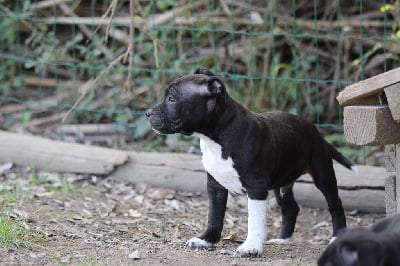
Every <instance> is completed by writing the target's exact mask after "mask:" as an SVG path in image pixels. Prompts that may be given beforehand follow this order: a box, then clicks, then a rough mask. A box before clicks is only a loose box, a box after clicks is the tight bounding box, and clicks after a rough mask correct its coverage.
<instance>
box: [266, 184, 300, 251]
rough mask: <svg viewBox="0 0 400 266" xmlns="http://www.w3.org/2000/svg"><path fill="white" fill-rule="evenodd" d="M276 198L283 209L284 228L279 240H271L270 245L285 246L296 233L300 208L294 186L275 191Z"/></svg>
mask: <svg viewBox="0 0 400 266" xmlns="http://www.w3.org/2000/svg"><path fill="white" fill-rule="evenodd" d="M274 192H275V198H276V201H277V202H278V205H279V207H280V208H281V214H282V227H281V232H280V234H279V238H276V239H271V240H269V241H268V242H269V243H276V244H283V243H287V242H288V241H289V239H290V237H291V236H292V234H293V232H294V227H295V225H296V220H297V215H298V213H299V210H300V208H299V206H298V205H297V202H296V200H295V198H294V195H293V184H291V185H289V186H286V187H283V188H281V189H275V190H274Z"/></svg>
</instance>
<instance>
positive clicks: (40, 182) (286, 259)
mask: <svg viewBox="0 0 400 266" xmlns="http://www.w3.org/2000/svg"><path fill="white" fill-rule="evenodd" d="M0 191H1V193H0V207H1V208H3V209H5V208H8V209H9V210H10V217H11V218H12V220H13V221H24V226H25V227H28V228H32V229H35V230H39V231H42V232H44V234H45V236H46V237H45V239H44V241H31V243H30V244H31V245H29V247H26V248H22V247H19V248H18V247H16V246H11V248H10V249H9V250H8V252H6V251H4V250H0V255H1V256H0V264H1V265H8V264H13V265H26V264H29V265H32V264H40V265H315V261H316V258H318V256H319V254H320V253H321V251H322V250H323V249H324V247H325V246H326V245H327V242H328V240H329V238H330V235H331V224H330V216H329V214H328V212H327V211H326V210H321V209H311V208H306V207H301V211H300V215H299V219H298V222H297V226H296V232H295V234H294V237H293V240H292V241H291V242H290V243H288V244H283V245H276V244H265V245H264V253H263V256H262V257H260V258H251V259H250V258H237V257H235V255H234V251H235V249H236V247H237V246H238V245H239V244H240V242H242V241H243V240H244V239H245V237H246V227H247V217H246V216H247V204H246V197H243V196H242V197H229V202H228V210H227V213H226V218H225V228H224V232H223V237H224V238H226V239H225V240H222V241H221V242H220V243H219V244H218V245H217V246H216V247H215V248H214V249H211V250H201V251H191V250H188V249H186V248H185V247H184V243H185V241H186V240H187V239H189V238H191V237H192V236H196V235H198V234H199V233H201V232H202V230H203V228H204V225H205V222H206V216H207V206H208V200H207V197H206V196H205V195H202V194H193V193H185V192H177V191H173V190H170V189H165V188H152V187H149V186H147V185H145V184H128V183H126V182H123V181H120V180H117V179H115V178H113V177H96V176H86V175H75V174H55V173H45V172H36V171H35V170H34V169H32V168H29V169H14V168H13V169H11V170H7V171H3V173H2V172H0ZM11 198H12V199H13V200H10V199H11ZM268 212H269V213H268V230H267V231H268V238H274V237H276V236H277V233H278V232H279V228H280V214H279V209H278V208H277V206H276V203H275V201H274V200H271V201H270V203H269V207H268ZM383 216H384V215H383V214H363V213H359V212H357V211H356V210H353V211H348V212H347V219H348V224H349V225H350V226H356V225H357V226H367V225H370V224H371V223H373V222H374V221H376V220H378V219H380V218H382V217H383Z"/></svg>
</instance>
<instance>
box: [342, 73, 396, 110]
mask: <svg viewBox="0 0 400 266" xmlns="http://www.w3.org/2000/svg"><path fill="white" fill-rule="evenodd" d="M398 82H400V68H395V69H393V70H390V71H387V72H385V73H382V74H379V75H376V76H373V77H371V78H368V79H365V80H362V81H360V82H357V83H355V84H353V85H350V86H347V87H346V88H345V89H344V90H343V91H341V92H340V93H339V95H338V96H337V97H336V99H337V100H338V102H339V104H340V105H343V106H348V105H353V104H356V103H360V101H362V99H364V98H368V97H370V96H373V95H378V94H379V93H381V92H382V91H383V88H385V87H387V86H390V85H393V84H395V83H398Z"/></svg>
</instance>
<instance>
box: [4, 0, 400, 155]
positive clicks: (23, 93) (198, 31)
mask: <svg viewBox="0 0 400 266" xmlns="http://www.w3.org/2000/svg"><path fill="white" fill-rule="evenodd" d="M399 25H400V20H399V1H391V2H387V1H366V0H364V1H363V0H358V1H352V0H351V1H340V0H335V1H324V0H313V1H308V0H286V1H274V0H272V1H265V0H263V1H261V0H260V1H245V0H242V1H241V0H204V1H194V0H161V1H155V0H131V1H128V0H125V1H124V0H109V1H106V0H103V1H102V0H90V1H78V0H40V1H39V0H38V1H33V0H18V1H11V0H9V1H7V0H0V33H1V34H0V40H1V42H0V62H1V63H0V80H1V83H0V108H1V109H0V110H1V112H0V128H1V129H3V130H9V131H17V132H25V133H31V134H37V135H41V136H45V137H50V138H54V139H63V140H66V141H73V142H83V143H90V144H96V145H106V146H113V147H119V148H123V149H134V150H162V151H165V150H168V151H171V150H172V151H181V152H182V151H183V152H186V151H195V152H196V151H197V149H198V148H197V141H196V140H194V139H192V138H190V137H184V136H168V137H159V136H155V135H154V134H153V133H152V132H151V130H150V128H149V127H148V125H147V122H146V120H145V118H144V116H143V113H144V110H145V109H146V108H149V107H151V106H152V105H153V104H154V103H155V102H157V101H158V100H159V99H160V97H161V96H162V91H163V88H164V87H165V85H166V84H167V83H168V82H169V81H171V80H172V79H174V78H176V77H178V76H180V75H183V74H188V73H191V72H192V71H193V70H194V69H195V68H197V67H198V66H200V65H201V66H205V67H208V68H210V69H211V70H213V71H214V72H216V73H217V74H218V75H219V76H220V77H221V78H222V79H223V80H224V81H225V82H226V83H227V85H228V87H229V91H230V94H231V95H232V96H233V97H234V98H236V99H238V100H239V101H241V102H242V103H243V104H244V105H246V106H247V107H249V108H250V109H252V110H254V111H258V112H260V111H269V110H284V111H288V112H292V113H296V114H299V115H301V116H304V117H306V118H307V119H309V120H310V121H313V122H314V123H315V124H317V125H318V126H319V127H320V129H321V132H323V134H324V135H325V137H326V138H327V139H328V141H330V142H336V145H341V143H343V142H345V139H344V137H343V135H342V126H341V108H340V107H339V106H338V104H337V102H336V100H335V97H336V96H337V94H338V92H339V91H340V90H341V89H343V88H344V87H345V86H346V85H348V84H351V83H353V82H355V81H358V80H361V79H364V78H367V77H370V76H373V75H376V74H379V73H382V72H384V71H387V70H390V69H392V68H394V67H397V66H398V65H399V58H398V51H399V38H400V34H399V33H400V31H399ZM127 50H128V51H130V52H131V53H130V55H129V54H126V51H127ZM71 108H72V109H71ZM68 112H70V115H69V116H68V118H66V120H65V121H64V123H63V122H62V118H63V117H66V115H67V113H68ZM342 149H343V151H344V153H345V154H346V155H348V156H351V157H352V159H355V160H358V158H360V160H361V161H362V160H364V161H366V160H367V161H368V160H369V159H368V158H369V156H370V154H373V152H374V151H375V149H376V148H367V149H365V148H364V149H356V148H355V147H351V148H346V147H343V148H342ZM350 151H352V153H351V154H350ZM378 151H379V149H378ZM373 158H375V157H373ZM371 163H379V162H375V159H371Z"/></svg>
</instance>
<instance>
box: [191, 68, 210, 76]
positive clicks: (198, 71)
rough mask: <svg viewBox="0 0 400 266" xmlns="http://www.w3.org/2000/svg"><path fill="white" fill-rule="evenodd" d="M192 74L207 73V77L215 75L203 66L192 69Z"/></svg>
mask: <svg viewBox="0 0 400 266" xmlns="http://www.w3.org/2000/svg"><path fill="white" fill-rule="evenodd" d="M194 74H203V75H207V76H209V77H215V74H214V73H212V72H211V71H210V70H208V69H207V68H205V67H199V68H197V69H196V70H195V71H194Z"/></svg>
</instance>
